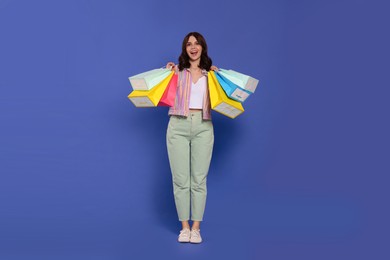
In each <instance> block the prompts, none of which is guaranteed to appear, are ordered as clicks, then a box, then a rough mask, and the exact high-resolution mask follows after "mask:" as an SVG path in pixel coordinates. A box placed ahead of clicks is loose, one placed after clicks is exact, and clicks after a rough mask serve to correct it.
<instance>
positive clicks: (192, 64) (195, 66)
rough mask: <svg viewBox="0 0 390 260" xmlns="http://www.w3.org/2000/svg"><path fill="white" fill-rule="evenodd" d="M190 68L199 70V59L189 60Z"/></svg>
mask: <svg viewBox="0 0 390 260" xmlns="http://www.w3.org/2000/svg"><path fill="white" fill-rule="evenodd" d="M190 70H200V68H199V60H196V61H190Z"/></svg>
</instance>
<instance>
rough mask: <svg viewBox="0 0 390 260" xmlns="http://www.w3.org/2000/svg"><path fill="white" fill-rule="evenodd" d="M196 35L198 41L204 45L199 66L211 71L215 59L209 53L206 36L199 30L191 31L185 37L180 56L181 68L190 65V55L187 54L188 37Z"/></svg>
mask: <svg viewBox="0 0 390 260" xmlns="http://www.w3.org/2000/svg"><path fill="white" fill-rule="evenodd" d="M191 36H194V37H195V38H196V40H197V41H198V43H199V44H200V45H201V46H202V55H201V56H200V62H199V68H201V69H204V70H207V71H209V70H210V67H211V65H213V61H212V60H211V58H210V57H209V56H208V54H207V43H206V40H205V39H204V37H203V36H202V35H201V34H200V33H198V32H190V33H189V34H187V35H186V37H184V40H183V44H182V46H181V54H180V57H179V70H183V69H185V68H189V67H190V65H191V64H190V57H189V56H188V54H187V51H186V48H187V42H188V39H189V38H190V37H191Z"/></svg>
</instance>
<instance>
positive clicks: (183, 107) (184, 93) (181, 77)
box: [168, 67, 211, 120]
mask: <svg viewBox="0 0 390 260" xmlns="http://www.w3.org/2000/svg"><path fill="white" fill-rule="evenodd" d="M175 73H176V74H178V79H177V91H176V98H175V104H174V105H173V106H172V107H170V108H169V111H168V114H169V115H177V116H185V117H187V116H188V115H189V111H190V109H189V103H190V94H191V85H192V84H191V83H192V77H191V73H190V71H189V69H184V70H182V71H179V70H178V69H177V67H176V68H175ZM202 74H203V75H205V76H206V78H207V71H206V70H202ZM202 110H203V119H204V120H211V107H210V96H209V91H208V86H207V90H206V91H205V93H204V97H203V109H202Z"/></svg>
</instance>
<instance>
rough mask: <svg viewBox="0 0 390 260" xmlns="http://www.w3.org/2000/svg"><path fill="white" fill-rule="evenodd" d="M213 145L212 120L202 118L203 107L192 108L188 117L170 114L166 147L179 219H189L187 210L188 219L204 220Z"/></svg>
mask: <svg viewBox="0 0 390 260" xmlns="http://www.w3.org/2000/svg"><path fill="white" fill-rule="evenodd" d="M213 145H214V129H213V124H212V122H211V121H210V120H203V119H202V111H195V112H192V111H191V112H190V115H189V116H188V117H181V116H175V115H172V116H171V117H170V119H169V124H168V130H167V149H168V157H169V163H170V166H171V172H172V180H173V193H174V197H175V204H176V209H177V214H178V216H179V220H180V221H187V220H189V219H190V211H191V220H193V221H202V220H203V213H204V209H205V206H206V196H207V187H206V181H207V174H208V171H209V166H210V161H211V154H212V151H213Z"/></svg>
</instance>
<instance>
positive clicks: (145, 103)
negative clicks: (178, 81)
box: [128, 71, 174, 107]
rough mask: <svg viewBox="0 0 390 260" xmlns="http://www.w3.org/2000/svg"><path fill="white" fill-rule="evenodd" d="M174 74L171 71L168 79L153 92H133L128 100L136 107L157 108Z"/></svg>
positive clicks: (153, 89)
mask: <svg viewBox="0 0 390 260" xmlns="http://www.w3.org/2000/svg"><path fill="white" fill-rule="evenodd" d="M173 74H174V72H173V71H171V72H170V74H169V75H168V77H166V78H165V79H163V80H162V81H161V82H160V83H159V84H157V86H155V87H154V88H152V89H151V90H133V91H132V92H131V93H130V94H129V95H128V98H129V99H130V101H131V102H133V104H134V105H135V106H136V107H155V106H157V104H158V102H159V101H160V99H161V97H162V95H163V94H164V91H165V89H166V88H167V86H168V83H169V81H170V80H171V78H172V76H173Z"/></svg>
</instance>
